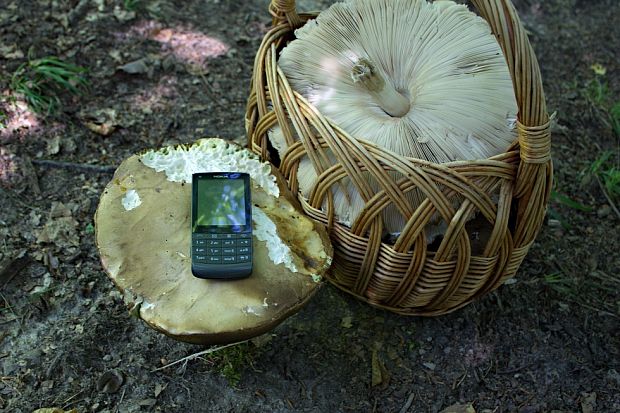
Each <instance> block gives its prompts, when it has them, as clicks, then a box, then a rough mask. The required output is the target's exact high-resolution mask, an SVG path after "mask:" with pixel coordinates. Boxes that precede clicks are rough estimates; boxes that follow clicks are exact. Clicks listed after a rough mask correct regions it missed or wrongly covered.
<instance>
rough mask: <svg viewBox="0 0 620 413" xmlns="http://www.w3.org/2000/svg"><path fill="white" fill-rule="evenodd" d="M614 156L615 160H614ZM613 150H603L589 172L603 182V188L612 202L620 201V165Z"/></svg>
mask: <svg viewBox="0 0 620 413" xmlns="http://www.w3.org/2000/svg"><path fill="white" fill-rule="evenodd" d="M614 158H616V159H615V161H614ZM618 161H619V160H618V159H617V157H615V156H614V153H613V152H611V151H607V152H603V153H602V154H601V156H599V158H598V159H596V160H595V161H594V162H593V163H592V165H591V166H590V169H589V173H590V174H592V175H593V176H595V177H596V178H597V179H598V180H599V183H600V184H601V189H602V190H603V191H604V192H605V195H606V196H607V198H608V199H610V201H612V202H617V201H620V166H619V165H618Z"/></svg>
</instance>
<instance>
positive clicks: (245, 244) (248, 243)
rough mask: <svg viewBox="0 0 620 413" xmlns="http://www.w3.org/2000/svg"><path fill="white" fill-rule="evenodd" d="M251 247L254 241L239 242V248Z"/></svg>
mask: <svg viewBox="0 0 620 413" xmlns="http://www.w3.org/2000/svg"><path fill="white" fill-rule="evenodd" d="M250 245H252V240H251V239H240V240H237V246H239V247H249V246H250Z"/></svg>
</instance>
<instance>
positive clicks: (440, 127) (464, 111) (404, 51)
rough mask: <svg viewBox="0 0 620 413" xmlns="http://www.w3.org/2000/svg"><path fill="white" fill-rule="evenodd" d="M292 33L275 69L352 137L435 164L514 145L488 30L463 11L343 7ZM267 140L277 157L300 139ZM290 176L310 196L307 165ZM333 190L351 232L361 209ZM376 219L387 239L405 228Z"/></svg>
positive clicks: (392, 215) (501, 64)
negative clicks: (292, 35) (382, 223)
mask: <svg viewBox="0 0 620 413" xmlns="http://www.w3.org/2000/svg"><path fill="white" fill-rule="evenodd" d="M295 35H296V39H295V40H293V41H291V42H290V43H289V44H288V45H287V46H286V47H285V48H284V49H283V50H282V52H281V55H280V56H279V59H278V65H279V67H280V68H281V69H282V71H283V73H284V74H285V75H286V78H287V79H288V81H289V83H290V85H291V87H292V88H293V89H294V90H296V91H297V92H299V93H300V94H302V95H303V96H304V97H305V98H306V99H307V100H308V101H309V102H310V103H312V104H313V105H314V106H315V107H316V108H317V109H318V110H319V111H320V112H321V113H322V114H323V115H324V116H325V117H326V118H329V119H330V120H332V121H333V123H335V124H336V125H338V126H339V127H340V128H342V129H343V130H345V131H346V132H348V133H349V134H350V135H351V136H353V137H355V138H358V139H363V140H366V141H369V142H373V143H374V144H376V145H378V146H380V147H382V148H385V149H386V150H389V151H392V152H395V153H397V154H399V155H402V156H405V157H412V158H418V159H423V160H428V161H431V162H434V163H446V162H451V161H458V160H474V159H485V158H488V157H491V156H494V155H497V154H499V153H502V152H504V151H505V150H506V149H507V148H508V147H509V146H510V144H511V143H512V142H513V141H514V140H515V139H516V131H515V120H516V113H517V103H516V99H515V95H514V90H513V85H512V81H511V78H510V74H509V71H508V67H507V64H506V62H505V60H504V56H503V54H502V50H501V48H500V46H499V45H498V43H497V41H496V39H495V38H494V36H493V35H492V33H491V30H490V28H489V26H488V23H487V22H485V21H484V20H483V19H482V18H480V17H479V16H477V15H476V14H474V13H473V12H471V11H469V10H468V8H467V7H466V6H464V5H458V4H456V3H454V2H452V1H444V0H441V1H435V2H433V3H428V2H427V1H425V0H392V1H390V0H350V1H346V2H342V3H336V4H334V5H332V6H331V7H330V8H329V9H327V10H326V11H324V12H322V13H320V14H319V16H318V18H316V19H315V20H312V21H309V22H307V23H306V24H305V25H304V26H303V27H301V28H300V29H298V30H297V31H296V32H295ZM288 129H290V130H294V129H293V128H288ZM287 133H288V132H287ZM269 139H270V142H271V143H272V146H273V147H274V148H275V149H276V150H277V151H278V152H279V154H280V157H281V158H282V157H284V155H285V153H286V152H287V149H288V148H289V147H290V146H291V145H292V144H293V143H294V142H295V141H296V140H299V136H297V135H296V134H295V133H294V132H293V133H292V134H291V135H289V136H286V135H285V132H284V131H283V129H282V128H281V127H279V126H278V127H276V128H274V129H273V130H272V131H270V133H269ZM328 157H329V158H330V160H331V162H332V163H335V162H336V159H335V157H334V156H333V155H331V154H330V153H328ZM392 175H393V177H396V176H395V173H392ZM297 177H298V183H299V188H300V190H301V193H302V195H303V196H305V197H306V198H307V197H308V196H309V194H310V191H311V189H312V187H313V185H314V183H315V181H316V179H317V173H316V171H315V168H314V166H313V165H312V163H311V161H310V160H309V159H308V158H303V159H302V160H301V162H300V164H299V170H298V174H297ZM369 183H370V185H371V186H372V187H375V188H376V187H377V185H376V184H375V183H374V182H372V180H371V179H369ZM333 191H334V206H335V214H336V218H337V219H338V220H339V221H340V222H342V223H344V224H347V225H350V224H351V223H352V222H353V221H354V220H355V218H356V217H357V215H358V213H359V211H360V210H361V208H362V207H363V206H364V204H365V203H364V201H363V199H362V197H361V196H360V194H359V192H358V190H357V188H356V187H355V185H353V183H352V182H350V181H349V180H348V179H347V180H345V181H344V185H340V186H337V187H334V189H333ZM408 196H409V202H410V203H411V204H412V205H413V206H414V207H417V206H418V205H419V204H420V203H421V201H422V200H423V195H422V194H421V193H420V192H418V191H417V190H414V191H411V192H410V193H409V194H408ZM383 220H384V225H385V228H386V231H387V232H389V233H398V232H399V231H400V230H401V229H402V227H403V225H404V217H403V216H402V215H401V214H400V213H398V212H397V211H396V209H395V208H394V207H391V208H387V209H386V211H385V212H384V214H383ZM427 229H428V228H427ZM431 232H435V233H436V232H437V228H434V229H431Z"/></svg>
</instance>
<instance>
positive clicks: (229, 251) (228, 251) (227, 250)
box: [222, 248, 236, 255]
mask: <svg viewBox="0 0 620 413" xmlns="http://www.w3.org/2000/svg"><path fill="white" fill-rule="evenodd" d="M235 253H236V250H235V249H234V248H222V254H223V255H235Z"/></svg>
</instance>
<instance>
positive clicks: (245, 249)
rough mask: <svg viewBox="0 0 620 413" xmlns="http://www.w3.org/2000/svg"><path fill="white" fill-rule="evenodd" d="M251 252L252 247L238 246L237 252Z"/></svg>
mask: <svg viewBox="0 0 620 413" xmlns="http://www.w3.org/2000/svg"><path fill="white" fill-rule="evenodd" d="M249 253H250V247H241V248H237V254H249Z"/></svg>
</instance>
